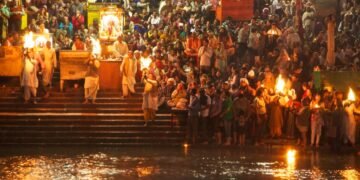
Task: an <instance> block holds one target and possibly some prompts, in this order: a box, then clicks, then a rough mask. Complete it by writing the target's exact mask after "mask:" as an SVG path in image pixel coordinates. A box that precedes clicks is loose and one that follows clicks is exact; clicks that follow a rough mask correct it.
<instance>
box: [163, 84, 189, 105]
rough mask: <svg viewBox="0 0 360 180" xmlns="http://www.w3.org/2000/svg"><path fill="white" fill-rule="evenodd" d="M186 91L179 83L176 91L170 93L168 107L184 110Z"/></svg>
mask: <svg viewBox="0 0 360 180" xmlns="http://www.w3.org/2000/svg"><path fill="white" fill-rule="evenodd" d="M186 95H187V93H186V89H185V88H184V85H183V84H182V83H179V84H178V85H177V87H176V89H175V90H174V91H173V92H172V93H171V100H169V101H168V102H167V104H168V106H170V107H176V108H179V109H181V108H186V103H187V100H186Z"/></svg>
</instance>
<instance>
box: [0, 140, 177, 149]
mask: <svg viewBox="0 0 360 180" xmlns="http://www.w3.org/2000/svg"><path fill="white" fill-rule="evenodd" d="M0 144H1V145H2V146H6V147H16V148H18V147H24V146H27V147H41V146H46V147H49V146H52V147H57V146H59V147H64V146H65V147H81V146H85V147H102V148H103V147H157V148H158V147H182V145H183V141H182V140H177V141H175V140H174V141H171V142H169V141H167V142H165V143H164V142H161V141H154V142H106V143H105V142H92V143H86V142H85V143H84V142H66V143H64V142H47V143H44V142H0Z"/></svg>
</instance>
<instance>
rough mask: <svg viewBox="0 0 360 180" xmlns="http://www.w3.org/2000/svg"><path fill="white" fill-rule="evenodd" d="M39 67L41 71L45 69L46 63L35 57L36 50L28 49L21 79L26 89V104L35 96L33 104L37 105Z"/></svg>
mask: <svg viewBox="0 0 360 180" xmlns="http://www.w3.org/2000/svg"><path fill="white" fill-rule="evenodd" d="M39 65H40V67H41V69H44V63H43V62H42V60H41V58H39V57H37V56H36V55H35V52H34V49H32V48H31V49H28V50H27V52H26V53H25V62H24V69H23V71H22V77H21V86H22V87H24V103H28V102H29V100H30V98H31V96H33V98H34V99H33V103H34V104H36V94H37V88H38V86H39V81H38V77H37V72H38V69H39Z"/></svg>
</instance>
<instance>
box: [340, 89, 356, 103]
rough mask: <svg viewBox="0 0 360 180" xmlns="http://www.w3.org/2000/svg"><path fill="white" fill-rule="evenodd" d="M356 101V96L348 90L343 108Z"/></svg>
mask: <svg viewBox="0 0 360 180" xmlns="http://www.w3.org/2000/svg"><path fill="white" fill-rule="evenodd" d="M355 101H356V96H355V93H354V91H353V90H352V89H351V88H349V92H348V95H347V99H346V100H344V101H343V105H344V106H350V105H351V104H353V103H354V102H355Z"/></svg>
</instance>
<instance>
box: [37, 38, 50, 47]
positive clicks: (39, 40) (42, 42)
mask: <svg viewBox="0 0 360 180" xmlns="http://www.w3.org/2000/svg"><path fill="white" fill-rule="evenodd" d="M47 41H48V40H47V39H46V38H45V36H38V37H37V38H36V39H35V46H36V47H40V48H44V47H45V46H46V42H47Z"/></svg>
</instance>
